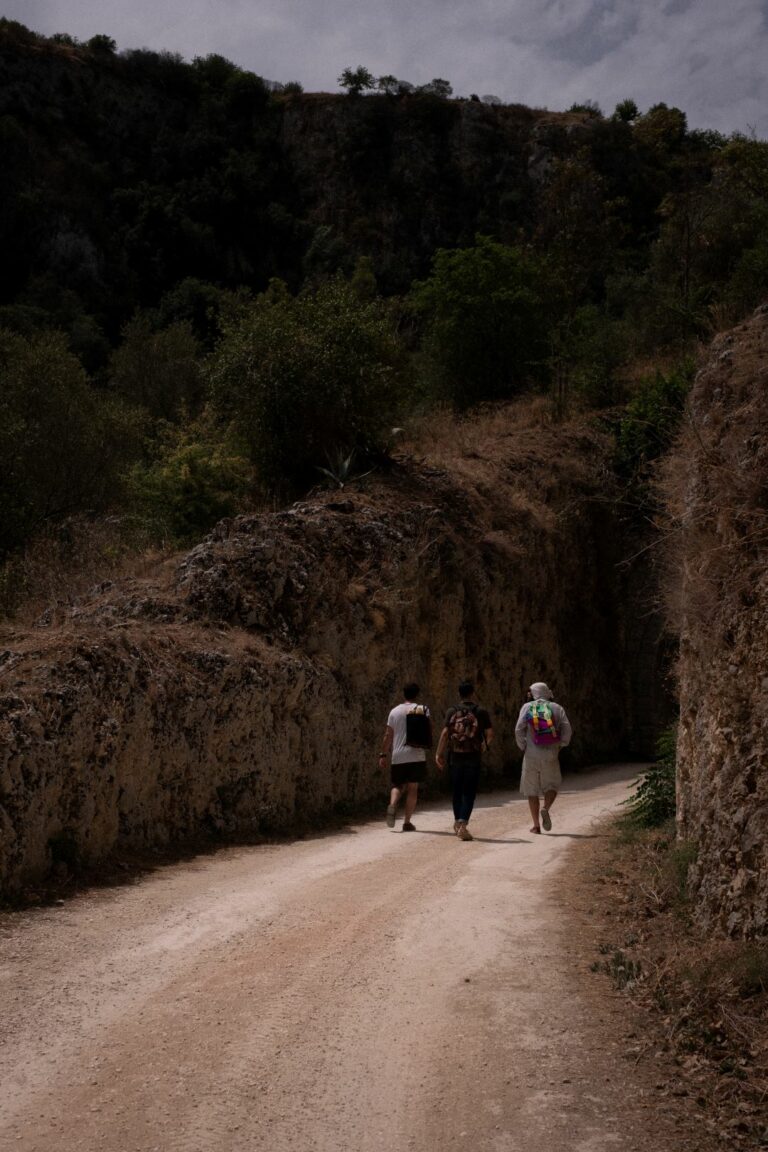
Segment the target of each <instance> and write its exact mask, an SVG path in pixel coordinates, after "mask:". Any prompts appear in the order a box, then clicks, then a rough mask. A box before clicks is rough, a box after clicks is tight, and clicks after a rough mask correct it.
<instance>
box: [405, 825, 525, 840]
mask: <svg viewBox="0 0 768 1152" xmlns="http://www.w3.org/2000/svg"><path fill="white" fill-rule="evenodd" d="M417 832H420V833H421V835H422V836H449V837H450V839H451V840H455V839H456V833H455V832H438V831H436V830H434V829H432V828H417ZM472 839H473V840H474V841H476V842H477V843H478V844H530V840H517V839H513V840H506V839H501V838H499V837H493V836H476V835H475V833H474V832H473V833H472Z"/></svg>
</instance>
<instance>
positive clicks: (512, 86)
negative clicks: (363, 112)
mask: <svg viewBox="0 0 768 1152" xmlns="http://www.w3.org/2000/svg"><path fill="white" fill-rule="evenodd" d="M765 8H766V5H765V0H730V2H729V4H728V5H725V4H724V3H723V0H645V2H644V3H643V4H638V3H637V0H474V2H472V3H470V2H469V0H454V3H452V4H451V6H450V8H446V6H445V3H444V0H389V3H387V4H386V5H383V4H381V2H380V0H132V3H131V4H130V5H127V4H126V3H125V0H0V11H2V13H3V14H4V15H6V16H9V17H11V18H13V19H17V20H21V21H22V22H23V23H25V24H27V25H28V26H29V27H32V28H34V29H35V30H37V31H39V32H43V33H45V34H50V33H52V32H70V33H71V34H72V35H75V36H78V37H79V38H81V39H87V38H89V37H90V36H92V35H94V34H96V33H106V34H107V35H109V36H112V37H114V39H115V40H116V41H117V43H118V46H119V47H120V48H121V49H125V48H137V47H149V48H156V49H160V48H166V49H170V50H172V51H177V52H180V53H181V54H182V55H183V56H185V57H187V58H192V57H193V56H198V55H206V54H207V53H209V52H221V53H222V54H223V55H225V56H228V57H229V58H230V59H232V60H234V61H235V62H236V63H238V64H240V65H242V66H243V67H246V68H250V69H252V70H253V71H255V72H258V73H259V74H260V75H262V76H266V77H268V78H269V79H274V80H300V81H301V82H302V83H303V84H304V86H305V87H306V88H307V89H310V90H311V89H315V90H326V91H335V90H336V78H337V76H338V75H339V73H340V72H341V70H342V69H343V68H344V67H346V66H348V65H352V66H354V65H357V64H365V65H366V66H367V67H369V68H370V69H371V70H372V71H373V72H374V73H375V74H381V73H384V72H391V73H394V74H395V75H396V76H400V77H401V78H404V79H408V80H411V81H412V82H414V83H423V82H424V81H426V80H429V79H431V78H432V77H434V76H443V77H445V78H446V79H448V80H450V81H451V83H452V84H453V86H454V89H455V90H456V92H457V93H459V94H465V95H468V94H469V93H470V92H479V93H483V92H495V93H497V94H498V95H499V96H500V97H502V99H505V100H509V101H518V102H521V103H526V104H530V105H533V106H538V107H548V108H567V107H569V106H570V104H572V103H574V102H581V101H584V100H594V101H597V103H599V104H600V105H601V107H602V108H603V109H604V110H606V111H610V110H612V108H613V107H614V106H615V104H616V103H617V102H618V101H619V100H622V99H624V98H625V97H629V96H631V97H632V98H634V99H635V100H636V101H637V103H638V104H639V105H640V107H641V108H647V107H648V106H650V105H651V104H654V103H658V102H659V101H665V102H666V103H668V104H676V105H678V106H679V107H680V108H682V109H683V110H684V111H685V112H686V113H687V114H688V119H689V123H690V124H692V125H693V126H695V127H711V128H718V129H720V130H721V131H726V132H728V131H733V130H742V131H743V130H745V129H746V128H747V127H748V126H750V125H751V126H753V127H754V128H755V129H756V131H757V132H758V133H759V134H761V135H766V134H768V75H767V74H766V73H767V70H766V69H765V67H764V61H765V59H766V56H767V55H768V52H767V50H768V31H767V30H766V21H765Z"/></svg>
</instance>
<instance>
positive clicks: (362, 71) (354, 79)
mask: <svg viewBox="0 0 768 1152" xmlns="http://www.w3.org/2000/svg"><path fill="white" fill-rule="evenodd" d="M338 83H339V85H340V86H341V87H342V88H346V90H347V95H349V96H359V95H360V93H361V92H365V91H367V90H369V89H371V88H375V87H376V80H375V78H374V76H373V73H372V72H370V71H369V70H368V69H367V68H364V67H363V65H362V64H358V66H357V68H345V69H344V71H343V72H342V74H341V76H339V79H338Z"/></svg>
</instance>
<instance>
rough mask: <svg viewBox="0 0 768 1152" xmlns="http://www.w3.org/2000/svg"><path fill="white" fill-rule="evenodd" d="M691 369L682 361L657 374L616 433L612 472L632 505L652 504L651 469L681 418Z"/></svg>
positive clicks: (628, 409)
mask: <svg viewBox="0 0 768 1152" xmlns="http://www.w3.org/2000/svg"><path fill="white" fill-rule="evenodd" d="M693 373H694V366H693V363H692V362H690V361H685V362H683V363H682V364H680V365H679V366H678V367H677V368H675V369H673V370H672V371H671V372H669V373H667V374H666V375H665V374H664V373H662V372H657V373H656V374H655V376H652V377H649V378H648V379H646V380H644V381H643V383H642V384H641V386H640V388H639V390H638V392H637V393H636V395H635V396H634V397H633V398H632V400H630V402H629V403H628V404H627V407H626V411H625V414H624V416H623V417H622V419H621V420H620V422H619V425H618V428H617V431H616V455H615V461H616V471H617V472H618V474H619V476H620V477H621V478H622V479H623V480H624V482H625V484H626V487H627V492H628V496H629V499H630V501H631V502H632V503H635V504H639V505H642V506H645V505H647V504H649V503H653V495H652V491H651V485H650V480H651V473H652V465H653V462H654V461H655V460H657V459H658V458H659V457H660V456H662V455H663V454H664V452H666V451H667V450H668V449H669V448H670V447H671V445H672V442H673V441H674V439H675V436H676V435H677V431H678V428H679V426H680V421H681V419H682V416H683V410H684V407H685V400H686V397H687V395H688V391H689V389H690V386H691V383H692V380H693Z"/></svg>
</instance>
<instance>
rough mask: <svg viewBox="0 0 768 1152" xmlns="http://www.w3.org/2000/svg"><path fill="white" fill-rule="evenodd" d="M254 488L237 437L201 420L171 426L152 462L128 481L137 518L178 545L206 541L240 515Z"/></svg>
mask: <svg viewBox="0 0 768 1152" xmlns="http://www.w3.org/2000/svg"><path fill="white" fill-rule="evenodd" d="M251 485H252V470H251V468H250V466H249V464H248V460H247V459H246V458H245V457H244V455H243V454H242V452H240V451H239V450H238V448H237V446H236V445H235V444H234V443H233V442H232V438H231V437H229V436H227V435H226V434H224V433H221V432H217V431H215V430H214V429H213V428H212V427H210V425H208V424H207V423H206V422H204V421H201V422H198V423H195V424H191V425H188V426H186V427H184V428H175V427H173V426H167V427H165V428H164V429H163V430H162V432H161V434H160V436H159V437H158V439H157V441H156V442H155V444H154V446H153V448H152V449H151V459H150V460H149V462H145V463H141V464H136V465H135V466H134V467H133V469H132V470H131V471H130V473H129V476H128V481H127V488H128V496H129V500H130V502H131V505H132V508H133V511H134V513H137V514H138V516H139V519H140V521H141V523H142V524H144V525H145V527H146V528H147V529H148V531H149V532H150V534H151V535H152V536H154V537H155V538H162V539H164V540H170V541H171V542H172V543H174V544H187V543H191V542H192V541H194V540H196V539H200V537H201V536H203V535H204V534H205V533H206V532H207V531H209V529H210V528H212V527H213V525H214V524H215V523H216V522H217V521H218V520H221V519H223V518H224V517H225V516H232V515H234V514H235V513H236V512H237V511H238V509H239V507H240V505H241V502H242V500H243V498H244V496H245V495H246V494H247V492H248V491H249V489H250V488H251Z"/></svg>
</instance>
